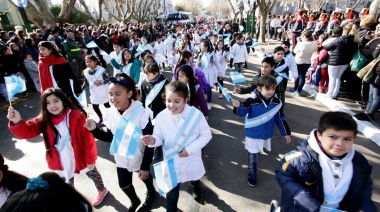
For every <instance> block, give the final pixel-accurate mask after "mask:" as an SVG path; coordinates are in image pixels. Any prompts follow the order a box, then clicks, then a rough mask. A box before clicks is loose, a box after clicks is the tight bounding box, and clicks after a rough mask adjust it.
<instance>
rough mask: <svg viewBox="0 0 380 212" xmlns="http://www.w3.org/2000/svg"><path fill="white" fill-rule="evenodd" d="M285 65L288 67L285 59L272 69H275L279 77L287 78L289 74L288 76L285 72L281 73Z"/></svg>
mask: <svg viewBox="0 0 380 212" xmlns="http://www.w3.org/2000/svg"><path fill="white" fill-rule="evenodd" d="M286 67H288V64H287V63H286V61H285V63H284V64H282V65H281V66H277V67H276V68H275V69H274V71H275V72H276V73H277V74H278V75H280V76H281V77H283V78H285V79H289V76H288V75H287V74H286V73H283V72H282V71H284V70H285V69H286Z"/></svg>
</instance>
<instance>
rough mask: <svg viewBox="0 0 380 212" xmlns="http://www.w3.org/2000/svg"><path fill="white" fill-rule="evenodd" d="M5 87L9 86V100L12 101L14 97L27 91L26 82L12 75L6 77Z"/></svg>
mask: <svg viewBox="0 0 380 212" xmlns="http://www.w3.org/2000/svg"><path fill="white" fill-rule="evenodd" d="M4 79H5V85H6V86H7V92H8V98H9V99H12V97H13V96H14V95H15V94H17V93H21V92H24V91H26V85H25V80H24V79H23V78H21V77H20V76H17V75H12V76H8V77H4Z"/></svg>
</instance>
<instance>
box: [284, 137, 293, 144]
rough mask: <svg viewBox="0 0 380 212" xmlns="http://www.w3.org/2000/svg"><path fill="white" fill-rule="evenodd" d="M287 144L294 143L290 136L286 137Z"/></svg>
mask: <svg viewBox="0 0 380 212" xmlns="http://www.w3.org/2000/svg"><path fill="white" fill-rule="evenodd" d="M285 140H286V144H290V142H292V138H291V137H290V136H289V135H285Z"/></svg>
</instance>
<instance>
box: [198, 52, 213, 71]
mask: <svg viewBox="0 0 380 212" xmlns="http://www.w3.org/2000/svg"><path fill="white" fill-rule="evenodd" d="M214 54H215V52H212V53H208V52H206V53H205V54H204V55H203V56H202V58H201V63H202V68H204V67H208V64H209V63H210V60H211V57H212V56H213V55H214Z"/></svg>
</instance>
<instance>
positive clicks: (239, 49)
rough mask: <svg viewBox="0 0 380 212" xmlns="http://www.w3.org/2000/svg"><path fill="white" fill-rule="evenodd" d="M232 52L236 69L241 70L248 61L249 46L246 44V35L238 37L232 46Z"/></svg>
mask: <svg viewBox="0 0 380 212" xmlns="http://www.w3.org/2000/svg"><path fill="white" fill-rule="evenodd" d="M231 54H232V55H233V57H234V59H233V63H234V66H235V71H237V72H241V70H242V65H243V64H244V63H245V61H248V52H247V47H246V46H245V44H244V37H243V36H242V35H238V36H237V37H236V43H235V44H234V45H233V46H232V48H231Z"/></svg>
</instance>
